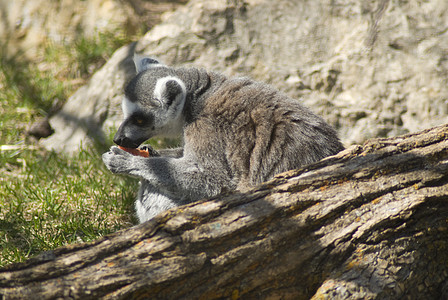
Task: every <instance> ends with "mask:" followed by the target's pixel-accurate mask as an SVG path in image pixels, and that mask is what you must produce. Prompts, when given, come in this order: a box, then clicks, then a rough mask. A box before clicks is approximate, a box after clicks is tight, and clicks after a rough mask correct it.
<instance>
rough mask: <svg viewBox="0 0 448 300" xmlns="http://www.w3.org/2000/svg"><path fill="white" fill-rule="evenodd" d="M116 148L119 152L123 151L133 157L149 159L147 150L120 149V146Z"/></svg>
mask: <svg viewBox="0 0 448 300" xmlns="http://www.w3.org/2000/svg"><path fill="white" fill-rule="evenodd" d="M118 148H120V149H121V150H124V151H126V152H128V153H131V154H132V155H135V156H143V157H149V152H148V150H140V149H138V148H126V147H121V146H118Z"/></svg>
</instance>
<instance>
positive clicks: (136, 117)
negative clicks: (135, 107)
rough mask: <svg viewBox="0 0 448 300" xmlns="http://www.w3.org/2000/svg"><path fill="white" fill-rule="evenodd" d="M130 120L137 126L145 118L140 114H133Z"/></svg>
mask: <svg viewBox="0 0 448 300" xmlns="http://www.w3.org/2000/svg"><path fill="white" fill-rule="evenodd" d="M132 121H133V122H134V124H136V125H138V126H142V125H144V124H145V123H146V120H145V118H143V117H141V116H138V115H137V116H134V117H133V118H132Z"/></svg>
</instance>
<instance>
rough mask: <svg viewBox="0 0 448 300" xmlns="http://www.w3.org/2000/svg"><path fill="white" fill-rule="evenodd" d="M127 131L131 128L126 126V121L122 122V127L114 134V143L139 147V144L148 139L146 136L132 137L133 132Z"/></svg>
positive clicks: (128, 146) (127, 146)
mask: <svg viewBox="0 0 448 300" xmlns="http://www.w3.org/2000/svg"><path fill="white" fill-rule="evenodd" d="M127 131H129V129H128V128H126V123H123V124H121V126H120V128H118V131H117V133H116V134H115V136H114V143H115V144H117V145H119V146H122V147H126V148H138V146H140V145H141V144H142V143H143V142H144V141H146V138H134V137H132V136H131V133H129V132H127Z"/></svg>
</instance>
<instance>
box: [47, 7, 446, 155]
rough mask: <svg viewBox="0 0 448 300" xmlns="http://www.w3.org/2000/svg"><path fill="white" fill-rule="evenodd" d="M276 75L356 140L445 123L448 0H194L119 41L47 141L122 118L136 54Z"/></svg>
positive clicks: (278, 82)
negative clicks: (128, 40) (127, 41)
mask: <svg viewBox="0 0 448 300" xmlns="http://www.w3.org/2000/svg"><path fill="white" fill-rule="evenodd" d="M134 51H136V52H139V53H144V54H147V55H152V56H156V57H158V58H159V59H161V60H162V61H164V62H165V63H167V64H170V65H188V64H192V65H195V66H202V67H204V68H207V69H213V70H217V71H222V72H224V73H225V74H227V75H238V76H242V75H243V76H251V77H254V78H256V79H258V80H262V81H265V82H268V83H271V84H273V85H274V86H276V87H278V88H279V89H280V90H282V91H284V92H286V93H287V94H289V95H290V96H292V97H295V98H297V99H300V101H303V102H304V103H305V105H307V106H309V107H310V108H312V109H313V110H314V111H315V112H316V113H318V114H320V115H322V116H323V117H324V118H325V119H326V120H327V121H328V122H329V123H330V124H332V125H333V126H334V127H335V128H336V129H337V130H338V131H339V134H340V137H341V139H342V140H343V142H344V143H345V144H346V145H347V146H348V145H350V144H353V143H362V142H363V141H365V140H366V139H368V138H372V137H389V136H395V135H398V134H403V133H406V132H414V131H417V130H419V129H423V128H427V127H431V126H433V125H438V124H442V123H447V122H448V85H447V82H448V2H447V1H445V0H429V1H424V2H418V1H400V2H396V1H388V0H376V1H367V2H366V1H362V0H338V1H334V0H325V1H286V0H279V1H267V0H247V1H239V0H233V1H218V0H192V1H190V2H189V3H188V4H187V5H185V6H183V7H180V8H179V9H177V10H176V11H175V12H174V13H171V14H170V15H166V16H165V17H164V18H163V21H162V22H161V23H160V24H159V25H157V26H155V27H154V28H153V29H152V30H150V31H149V32H148V33H147V34H146V35H145V36H144V37H143V38H142V39H141V40H139V41H138V42H137V43H135V44H132V45H128V46H125V47H123V48H121V49H119V50H118V51H117V52H116V53H115V54H114V56H113V57H112V58H111V59H110V60H109V62H108V63H107V64H106V65H105V66H104V67H103V68H102V69H101V70H99V71H98V72H97V73H96V74H95V75H94V76H93V77H92V79H91V80H90V82H89V84H88V85H86V86H84V87H82V88H81V89H79V90H78V91H77V92H76V93H75V94H74V95H73V96H72V97H71V98H70V99H69V100H68V102H67V104H66V105H65V106H64V108H63V109H62V110H61V111H60V112H59V113H58V114H56V115H55V116H54V117H52V118H51V119H50V123H51V125H52V127H53V128H55V130H56V133H55V134H54V135H52V136H51V137H50V138H49V139H47V140H45V141H44V145H46V146H47V147H49V148H53V149H57V150H63V149H66V150H67V149H68V150H69V151H70V150H76V149H77V148H76V146H79V145H80V143H81V142H82V143H84V144H86V143H87V144H88V143H90V142H91V141H92V138H94V139H95V140H97V141H99V142H101V143H104V141H105V137H106V136H108V135H110V132H111V131H114V128H115V127H116V126H117V125H118V123H119V121H120V120H121V111H120V100H121V96H122V91H123V85H124V84H125V82H126V81H127V80H129V79H130V78H131V76H132V75H133V73H134V70H133V68H134V67H133V64H132V61H131V57H132V55H133V52H134Z"/></svg>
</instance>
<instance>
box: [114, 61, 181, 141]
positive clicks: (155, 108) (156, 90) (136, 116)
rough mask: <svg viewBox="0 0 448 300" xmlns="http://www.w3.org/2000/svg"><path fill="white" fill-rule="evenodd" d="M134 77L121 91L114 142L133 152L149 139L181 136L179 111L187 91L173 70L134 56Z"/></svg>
mask: <svg viewBox="0 0 448 300" xmlns="http://www.w3.org/2000/svg"><path fill="white" fill-rule="evenodd" d="M134 62H135V66H136V69H137V75H136V76H135V77H134V78H133V79H132V80H131V81H130V82H129V84H128V85H127V87H126V88H125V96H124V98H123V102H122V109H123V115H124V121H123V123H122V124H121V125H120V128H118V131H117V133H116V134H115V137H114V142H115V143H116V144H118V145H120V146H123V147H129V148H137V147H138V146H139V145H140V144H141V143H143V142H144V141H146V140H147V139H149V138H151V137H153V136H178V135H179V134H181V132H182V127H183V122H184V121H183V117H182V110H183V108H184V104H185V98H186V95H187V91H186V88H185V84H184V83H183V81H182V80H180V79H179V78H178V77H176V73H175V71H174V69H172V68H169V67H167V66H164V65H162V64H161V63H159V62H158V61H157V60H155V59H152V58H148V57H141V56H137V55H136V56H134Z"/></svg>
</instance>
